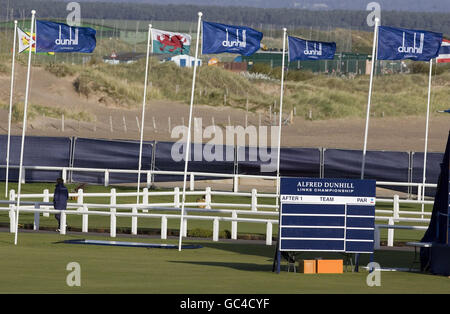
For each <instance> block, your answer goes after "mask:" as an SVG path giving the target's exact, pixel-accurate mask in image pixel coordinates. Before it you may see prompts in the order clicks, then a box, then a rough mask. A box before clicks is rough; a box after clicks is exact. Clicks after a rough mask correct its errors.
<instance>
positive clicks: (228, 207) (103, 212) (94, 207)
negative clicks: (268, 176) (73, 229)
mask: <svg viewBox="0 0 450 314" xmlns="http://www.w3.org/2000/svg"><path fill="white" fill-rule="evenodd" d="M377 184H378V185H389V184H390V183H389V182H377ZM391 184H395V185H398V184H399V183H391ZM416 185H419V184H416ZM428 186H432V185H428ZM419 190H420V189H419ZM186 195H187V196H189V195H191V196H204V197H205V198H204V201H201V202H186V203H185V205H186V207H187V208H186V212H187V213H201V214H203V215H192V214H191V215H185V216H184V221H183V223H184V226H185V228H184V230H185V234H184V236H186V230H187V222H188V220H209V221H212V227H213V240H214V241H218V238H219V223H220V221H228V222H231V238H232V239H237V233H238V223H242V222H246V223H257V224H265V225H266V244H267V245H271V244H272V234H273V224H278V217H279V213H278V205H271V204H261V202H258V199H261V198H272V199H274V203H275V204H277V202H276V199H277V195H276V194H267V193H258V191H257V190H256V189H253V190H252V192H249V193H245V192H224V191H213V190H211V188H209V187H207V188H206V189H205V190H201V191H187V192H186ZM69 196H70V197H72V198H73V197H75V198H76V202H69V203H68V210H65V211H59V210H54V209H50V207H52V206H51V203H49V201H50V198H51V197H52V195H51V194H50V193H49V191H48V190H44V191H43V193H41V194H22V195H21V199H22V200H23V201H26V200H27V199H42V202H41V203H39V202H37V203H36V205H35V206H22V205H21V207H20V212H28V213H35V215H34V217H35V219H34V223H35V229H39V217H40V213H43V215H44V216H49V214H50V213H59V212H60V213H61V225H62V228H61V231H60V232H61V234H65V233H66V230H65V220H66V217H67V215H82V232H88V229H89V228H88V221H89V216H90V215H98V216H109V217H110V236H111V237H115V236H116V231H117V223H116V220H117V217H130V218H131V233H132V234H137V221H138V219H140V218H153V219H160V220H161V239H167V220H168V219H178V221H179V219H180V218H181V215H180V213H179V212H180V207H181V197H182V193H181V192H180V189H179V188H178V187H176V188H174V189H173V191H164V192H152V191H148V189H147V188H145V189H143V191H142V192H140V193H139V197H142V201H141V203H140V204H118V202H117V199H118V198H121V197H137V193H136V192H122V193H117V192H116V190H115V189H111V190H110V192H109V193H84V192H83V190H82V189H80V190H78V192H77V193H70V194H69ZM160 196H170V197H171V198H172V199H173V201H170V202H165V203H154V202H151V200H152V198H153V197H160ZM212 196H227V197H228V196H229V197H236V196H241V197H248V198H249V202H248V203H217V202H213V201H212ZM92 197H105V198H109V200H110V202H109V204H96V203H88V202H85V200H86V199H88V198H92ZM15 200H16V195H15V192H14V190H11V191H10V201H9V204H8V207H0V211H9V218H10V231H11V232H14V227H13V226H15V215H14V213H15V207H16V206H15V205H14V204H15ZM377 203H378V204H379V203H388V204H389V203H392V210H387V209H386V210H380V209H377V210H376V211H375V212H376V214H377V216H376V217H375V220H376V221H382V222H387V224H377V225H375V247H376V248H379V244H380V242H379V234H380V229H381V228H387V229H388V246H393V244H394V230H395V229H409V230H425V229H427V227H426V226H424V225H410V224H413V223H422V224H424V223H429V221H430V219H429V217H430V215H431V212H427V211H424V209H423V208H422V210H419V211H411V210H409V211H407V210H401V206H402V204H415V205H421V204H433V201H423V200H407V199H400V198H399V197H398V196H397V195H395V196H394V198H393V199H381V198H379V199H377ZM190 206H195V207H198V206H204V209H201V208H190ZM118 209H119V210H121V211H120V212H118V211H117V210H118ZM124 211H125V212H124ZM156 212H158V213H156ZM168 212H175V213H174V214H170V213H168ZM204 214H210V215H208V216H204ZM217 214H220V215H221V216H218V215H217ZM243 215H245V216H249V215H250V216H266V217H270V216H273V217H274V218H273V219H268V218H256V217H255V218H243V217H242V216H243ZM239 216H241V217H239ZM411 216H419V217H411ZM63 221H64V223H63ZM398 223H400V225H399V224H398ZM405 223H406V224H408V225H405ZM396 224H397V225H396Z"/></svg>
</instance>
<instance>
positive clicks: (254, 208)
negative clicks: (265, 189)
mask: <svg viewBox="0 0 450 314" xmlns="http://www.w3.org/2000/svg"><path fill="white" fill-rule="evenodd" d="M257 194H258V191H257V190H256V189H252V211H257V210H258V195H257Z"/></svg>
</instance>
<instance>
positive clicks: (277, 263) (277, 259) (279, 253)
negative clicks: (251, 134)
mask: <svg viewBox="0 0 450 314" xmlns="http://www.w3.org/2000/svg"><path fill="white" fill-rule="evenodd" d="M286 32H287V28H283V57H282V58H283V59H282V61H281V88H280V89H281V91H280V112H279V114H278V116H279V117H278V118H279V119H278V120H279V129H278V151H277V201H276V202H277V205H280V202H279V198H280V152H281V126H282V123H283V96H284V60H285V55H286ZM278 211H279V215H280V218H279V219H280V220H279V221H281V208H279V209H278ZM280 225H281V224H280ZM280 237H281V229H280V230H279V231H278V241H277V249H276V254H275V259H276V267H277V268H276V271H277V274H279V273H280V263H281V252H280Z"/></svg>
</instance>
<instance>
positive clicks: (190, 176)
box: [189, 173, 195, 191]
mask: <svg viewBox="0 0 450 314" xmlns="http://www.w3.org/2000/svg"><path fill="white" fill-rule="evenodd" d="M189 179H190V181H189V188H190V190H191V191H194V189H195V176H194V174H193V173H191V174H190V175H189Z"/></svg>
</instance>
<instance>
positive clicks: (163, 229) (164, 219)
mask: <svg viewBox="0 0 450 314" xmlns="http://www.w3.org/2000/svg"><path fill="white" fill-rule="evenodd" d="M161 240H167V217H166V216H161Z"/></svg>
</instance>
